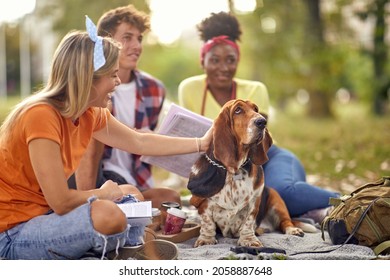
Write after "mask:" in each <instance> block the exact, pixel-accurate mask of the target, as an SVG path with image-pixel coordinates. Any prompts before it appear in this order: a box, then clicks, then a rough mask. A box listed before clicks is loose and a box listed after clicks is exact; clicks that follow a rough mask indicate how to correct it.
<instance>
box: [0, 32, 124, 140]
mask: <svg viewBox="0 0 390 280" xmlns="http://www.w3.org/2000/svg"><path fill="white" fill-rule="evenodd" d="M94 44H95V43H94V42H93V41H92V40H91V39H90V37H89V36H88V34H87V33H86V32H82V31H71V32H69V33H68V34H67V35H66V36H65V37H64V38H63V39H62V41H61V42H60V44H59V45H58V47H57V50H56V51H55V53H54V57H53V61H52V65H51V73H50V76H49V79H48V82H47V84H46V86H44V87H43V88H42V89H41V90H39V91H38V92H36V93H35V94H33V95H31V96H29V97H27V98H26V99H24V100H23V101H21V102H20V103H19V104H18V105H16V106H15V107H14V109H13V110H12V111H11V112H10V114H9V115H8V116H7V118H6V119H5V120H4V122H3V124H2V126H1V127H0V142H1V141H3V140H6V139H7V137H8V136H9V133H10V131H11V130H12V128H13V125H14V123H15V121H16V120H17V119H18V118H19V117H20V116H21V115H22V114H23V113H24V112H26V111H27V110H28V109H29V108H31V107H33V106H35V105H37V104H48V105H51V106H53V107H54V108H55V109H56V110H58V111H59V113H60V114H61V115H62V116H63V117H65V118H72V119H77V118H78V117H79V116H80V115H81V114H82V113H83V112H84V111H85V110H86V109H87V106H88V100H89V96H90V92H91V88H92V82H93V79H99V78H100V77H102V76H105V75H108V74H110V73H111V71H112V69H113V68H114V67H115V66H116V65H117V61H118V57H119V50H120V45H119V43H117V42H115V41H114V40H112V39H110V38H103V49H104V56H105V58H106V63H105V64H104V65H103V66H102V67H101V68H100V69H98V70H97V71H96V72H94V69H93V51H94V46H95V45H94Z"/></svg>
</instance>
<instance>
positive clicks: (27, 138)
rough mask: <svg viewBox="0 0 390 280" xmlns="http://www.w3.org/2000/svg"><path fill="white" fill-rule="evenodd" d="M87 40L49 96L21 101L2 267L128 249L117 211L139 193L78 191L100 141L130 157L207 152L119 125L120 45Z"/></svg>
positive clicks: (5, 150) (9, 168) (55, 72)
mask: <svg viewBox="0 0 390 280" xmlns="http://www.w3.org/2000/svg"><path fill="white" fill-rule="evenodd" d="M87 30H88V33H86V32H80V31H74V32H71V33H69V34H68V35H66V36H65V37H64V38H63V40H62V41H61V43H60V45H59V46H58V48H57V50H56V52H55V54H54V58H53V62H52V67H51V74H50V77H49V80H48V82H47V84H46V85H45V87H44V88H43V89H42V90H40V91H39V92H37V93H36V94H34V95H32V96H30V97H29V98H27V99H25V100H24V101H22V102H21V103H20V104H19V105H18V106H16V107H15V108H14V109H13V111H12V112H11V113H10V114H9V115H8V117H7V118H6V120H5V121H4V123H3V124H2V126H1V128H0V170H1V173H0V258H5V259H78V258H80V257H81V256H83V255H84V254H85V253H86V252H88V251H90V250H92V251H94V252H98V253H100V254H101V255H102V256H104V254H105V252H108V251H111V250H114V249H117V248H118V247H122V246H124V244H125V241H126V236H127V233H128V230H129V229H128V225H127V219H126V217H125V215H124V214H123V212H122V211H121V210H120V209H119V207H118V206H117V205H116V203H115V201H117V200H120V199H121V198H122V197H123V196H124V195H125V194H128V193H131V194H133V195H134V196H136V197H138V198H139V199H142V195H141V194H140V193H139V191H138V190H137V189H136V188H135V187H133V186H129V185H127V186H118V184H116V183H114V182H112V181H107V182H106V183H104V184H103V185H102V186H101V187H100V188H99V189H92V190H89V191H80V190H73V189H69V188H68V185H67V179H68V178H69V176H70V175H71V174H72V173H73V172H74V171H75V169H76V168H77V166H78V164H79V161H80V159H81V157H82V155H83V153H84V151H85V149H86V147H87V145H88V143H89V142H90V140H91V139H92V138H94V139H97V140H99V141H101V142H103V143H105V144H107V145H110V146H112V147H117V148H119V149H123V150H125V151H127V152H129V153H134V154H141V155H172V154H185V153H192V152H196V151H205V150H206V149H207V148H208V145H209V142H210V138H211V130H210V131H209V132H207V133H206V134H205V136H204V137H202V138H200V139H195V138H173V137H166V136H162V135H157V134H149V133H137V132H136V131H134V130H131V129H129V128H128V127H127V126H125V125H123V124H121V123H120V122H118V121H117V120H116V119H115V118H114V117H112V116H111V114H110V112H109V111H108V109H106V106H107V103H108V101H109V100H110V98H111V94H112V92H113V91H114V89H115V87H116V86H117V85H119V84H120V79H119V78H118V75H117V72H118V68H119V63H118V57H119V51H120V45H118V43H116V42H115V41H113V40H111V39H108V38H101V37H99V36H97V34H96V29H95V26H94V25H93V23H92V22H91V21H90V20H89V18H87Z"/></svg>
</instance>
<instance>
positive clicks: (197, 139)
mask: <svg viewBox="0 0 390 280" xmlns="http://www.w3.org/2000/svg"><path fill="white" fill-rule="evenodd" d="M195 140H196V147H197V148H198V153H200V148H201V142H200V139H199V138H198V137H196V138H195Z"/></svg>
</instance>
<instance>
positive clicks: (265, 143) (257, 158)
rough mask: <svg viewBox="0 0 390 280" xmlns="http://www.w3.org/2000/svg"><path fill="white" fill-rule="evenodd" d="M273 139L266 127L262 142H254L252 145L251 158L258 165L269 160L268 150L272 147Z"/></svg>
mask: <svg viewBox="0 0 390 280" xmlns="http://www.w3.org/2000/svg"><path fill="white" fill-rule="evenodd" d="M272 143H273V141H272V137H271V134H270V133H269V131H268V129H267V128H266V129H265V131H264V137H263V139H262V140H261V142H260V143H257V144H253V145H252V146H251V147H250V151H249V158H250V160H251V161H252V162H253V163H254V164H256V165H262V164H264V163H266V162H267V161H268V156H267V152H268V150H269V148H270V147H271V145H272Z"/></svg>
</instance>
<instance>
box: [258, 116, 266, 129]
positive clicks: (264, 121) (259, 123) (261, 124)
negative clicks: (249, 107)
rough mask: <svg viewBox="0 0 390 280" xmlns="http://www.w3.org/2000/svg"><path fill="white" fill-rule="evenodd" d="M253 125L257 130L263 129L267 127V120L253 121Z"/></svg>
mask: <svg viewBox="0 0 390 280" xmlns="http://www.w3.org/2000/svg"><path fill="white" fill-rule="evenodd" d="M255 125H256V126H257V127H258V128H261V129H264V128H265V126H266V125H267V120H266V119H265V118H257V119H256V120H255Z"/></svg>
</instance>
